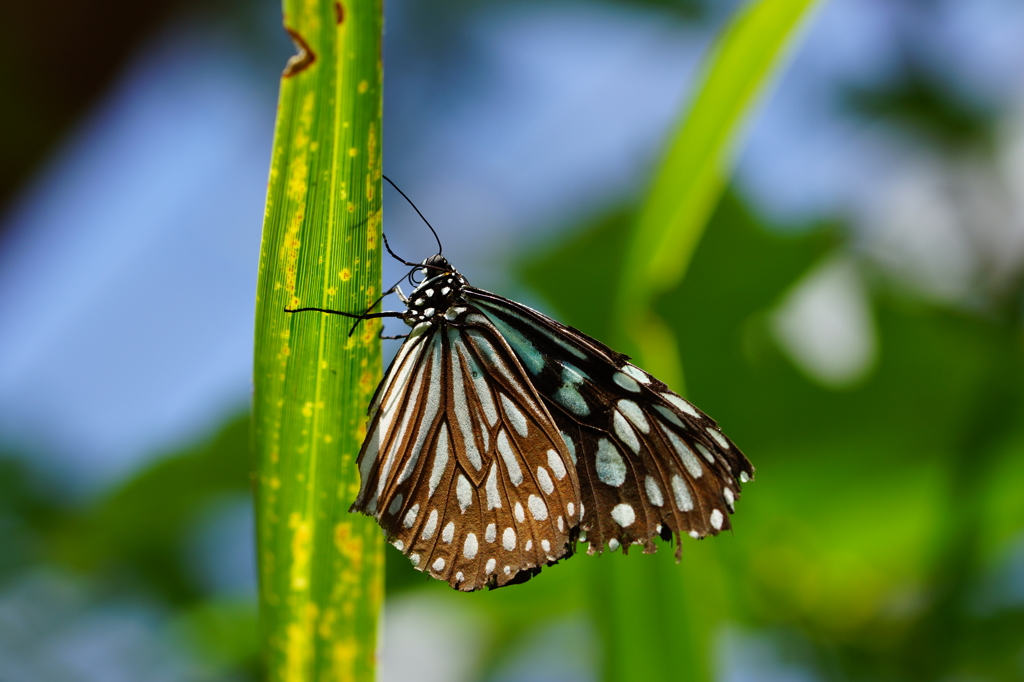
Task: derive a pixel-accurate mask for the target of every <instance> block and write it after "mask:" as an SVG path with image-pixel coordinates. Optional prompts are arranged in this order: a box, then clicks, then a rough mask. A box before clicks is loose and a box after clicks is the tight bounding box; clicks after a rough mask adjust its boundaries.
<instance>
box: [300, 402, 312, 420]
mask: <svg viewBox="0 0 1024 682" xmlns="http://www.w3.org/2000/svg"><path fill="white" fill-rule="evenodd" d="M302 416H303V417H312V416H313V403H311V402H307V403H306V404H305V405H303V406H302Z"/></svg>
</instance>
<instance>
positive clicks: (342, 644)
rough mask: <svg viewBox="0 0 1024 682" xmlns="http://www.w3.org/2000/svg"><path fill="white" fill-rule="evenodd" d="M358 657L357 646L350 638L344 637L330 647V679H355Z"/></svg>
mask: <svg viewBox="0 0 1024 682" xmlns="http://www.w3.org/2000/svg"><path fill="white" fill-rule="evenodd" d="M358 655H359V645H358V644H357V643H356V640H354V639H353V638H351V637H345V638H344V639H340V640H338V641H336V642H335V643H334V646H332V647H331V679H333V680H344V681H346V682H347V681H348V680H354V679H356V666H355V663H356V657H357V656H358Z"/></svg>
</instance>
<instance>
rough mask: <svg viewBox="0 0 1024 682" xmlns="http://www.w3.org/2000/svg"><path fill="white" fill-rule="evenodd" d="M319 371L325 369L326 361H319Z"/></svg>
mask: <svg viewBox="0 0 1024 682" xmlns="http://www.w3.org/2000/svg"><path fill="white" fill-rule="evenodd" d="M320 369H327V361H326V360H321V361H320Z"/></svg>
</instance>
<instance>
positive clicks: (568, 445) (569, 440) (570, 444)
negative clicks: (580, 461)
mask: <svg viewBox="0 0 1024 682" xmlns="http://www.w3.org/2000/svg"><path fill="white" fill-rule="evenodd" d="M559 433H560V434H562V440H564V441H565V447H566V448H568V450H569V457H570V459H572V463H573V464H575V463H576V444H575V443H573V442H572V438H569V436H568V435H566V433H565V431H559Z"/></svg>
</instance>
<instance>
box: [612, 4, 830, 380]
mask: <svg viewBox="0 0 1024 682" xmlns="http://www.w3.org/2000/svg"><path fill="white" fill-rule="evenodd" d="M820 4H821V0H754V1H752V2H750V3H749V4H748V5H747V6H746V7H744V8H743V9H741V10H740V11H739V12H738V13H737V15H736V16H735V18H734V19H733V20H732V21H731V22H730V23H729V25H728V26H727V27H726V28H725V31H724V32H723V33H722V35H721V37H720V38H719V39H718V40H717V42H716V44H715V46H714V48H713V50H712V52H711V53H710V55H709V58H708V60H707V61H706V63H705V66H704V68H703V75H702V77H701V78H700V80H699V81H698V83H697V87H696V89H695V96H694V97H693V99H692V105H691V107H690V109H689V111H687V112H686V114H685V115H684V117H683V120H682V121H681V122H680V125H679V127H678V129H677V131H676V133H675V136H674V138H673V139H672V141H671V143H670V146H669V148H668V153H667V154H666V155H665V158H664V160H663V161H662V164H661V167H660V168H659V170H658V172H657V173H656V175H655V178H654V182H653V184H652V186H651V191H650V194H649V195H648V197H647V200H646V202H645V203H644V205H643V207H642V208H641V211H640V215H639V217H638V219H637V222H636V225H635V227H634V230H633V234H632V239H631V240H630V244H629V247H628V250H627V254H626V259H625V268H624V269H623V277H622V281H621V283H620V287H619V291H618V297H617V299H616V316H617V319H618V320H619V322H620V329H622V330H623V335H624V336H625V338H623V339H622V341H623V342H624V343H625V344H626V345H627V346H628V347H630V348H631V349H632V350H633V352H634V353H635V354H636V356H637V357H638V358H639V361H640V362H641V363H645V364H644V366H645V368H646V369H648V370H649V371H651V372H653V373H655V374H657V375H658V376H659V377H661V378H662V379H663V380H664V381H666V383H668V384H669V385H671V386H673V387H675V388H676V390H678V391H680V392H682V391H683V390H684V388H683V373H682V367H681V365H680V364H679V362H678V352H677V350H676V340H675V338H674V336H673V335H672V332H671V331H670V330H669V328H668V327H667V326H666V325H665V324H664V322H663V321H662V320H660V319H659V318H658V317H657V316H656V315H655V314H654V313H653V311H652V310H651V306H652V304H653V301H654V298H655V297H656V296H657V295H658V294H659V293H662V292H664V291H666V290H668V289H671V288H672V287H673V286H675V285H677V284H678V283H679V282H680V281H682V278H683V276H684V275H685V273H686V269H687V267H688V266H689V263H690V258H691V257H692V255H693V251H694V249H695V248H696V246H697V243H698V242H699V241H700V237H701V234H703V231H704V225H705V224H706V223H707V221H708V218H709V217H710V216H711V212H712V211H713V210H714V208H715V205H716V204H717V203H718V200H719V198H720V197H721V195H722V191H723V189H724V187H725V181H726V178H727V177H728V172H729V168H730V165H731V163H732V160H733V156H734V155H733V151H734V148H735V146H736V142H737V138H738V137H739V134H740V132H741V131H742V129H743V127H744V124H745V123H746V121H747V120H748V119H749V118H750V115H751V113H752V112H753V111H754V110H755V109H756V106H757V104H758V103H759V102H760V100H761V98H762V95H763V94H764V93H765V92H766V91H767V90H768V89H769V88H770V85H771V84H772V82H773V80H774V78H773V77H774V76H775V75H776V74H777V73H778V72H779V71H780V68H781V66H782V65H783V64H784V62H785V57H786V56H787V55H788V54H789V52H790V48H791V47H792V45H793V44H794V43H795V42H796V41H795V40H794V38H795V36H796V35H797V34H798V33H799V30H798V29H799V28H800V27H801V26H802V25H804V23H805V22H806V20H807V18H808V16H809V15H810V14H811V13H812V11H813V10H814V9H815V8H816V7H817V6H818V5H820Z"/></svg>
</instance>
